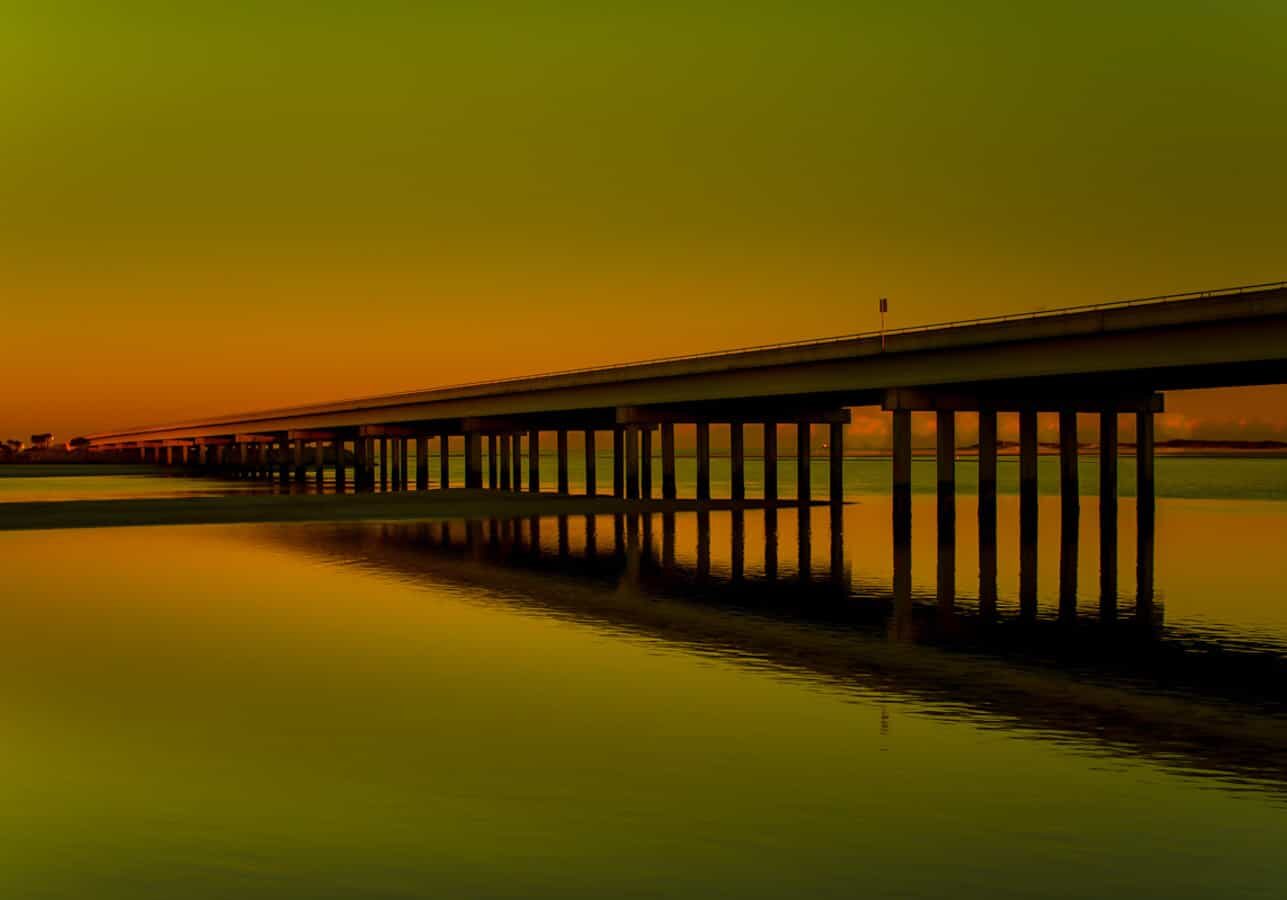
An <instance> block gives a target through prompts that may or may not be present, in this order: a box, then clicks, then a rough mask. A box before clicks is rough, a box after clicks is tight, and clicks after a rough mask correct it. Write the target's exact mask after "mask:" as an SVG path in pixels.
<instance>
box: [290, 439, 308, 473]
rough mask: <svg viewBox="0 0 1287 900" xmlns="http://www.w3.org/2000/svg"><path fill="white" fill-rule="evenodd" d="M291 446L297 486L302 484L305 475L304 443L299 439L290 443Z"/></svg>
mask: <svg viewBox="0 0 1287 900" xmlns="http://www.w3.org/2000/svg"><path fill="white" fill-rule="evenodd" d="M291 445H292V450H293V451H294V454H295V460H294V462H295V481H296V483H298V484H303V483H304V476H305V474H306V471H305V468H304V441H303V440H301V439H300V438H295V439H294V440H293V441H291Z"/></svg>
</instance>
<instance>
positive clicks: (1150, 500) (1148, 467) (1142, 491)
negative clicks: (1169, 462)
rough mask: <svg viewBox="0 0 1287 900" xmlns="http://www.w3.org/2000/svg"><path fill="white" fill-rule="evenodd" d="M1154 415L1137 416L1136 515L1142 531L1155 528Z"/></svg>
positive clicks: (1143, 414)
mask: <svg viewBox="0 0 1287 900" xmlns="http://www.w3.org/2000/svg"><path fill="white" fill-rule="evenodd" d="M1153 466H1154V440H1153V413H1152V412H1151V411H1143V412H1137V413H1136V414H1135V497H1136V500H1135V506H1136V508H1135V515H1136V521H1137V522H1138V523H1139V526H1140V530H1141V531H1143V530H1144V528H1145V526H1147V527H1148V528H1149V529H1151V528H1152V527H1153V516H1154V508H1155V503H1156V493H1155V492H1156V489H1155V487H1154V481H1153Z"/></svg>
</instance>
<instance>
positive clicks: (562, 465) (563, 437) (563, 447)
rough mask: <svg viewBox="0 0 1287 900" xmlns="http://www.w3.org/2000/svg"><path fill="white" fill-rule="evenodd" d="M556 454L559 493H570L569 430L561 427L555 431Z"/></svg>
mask: <svg viewBox="0 0 1287 900" xmlns="http://www.w3.org/2000/svg"><path fill="white" fill-rule="evenodd" d="M555 444H556V455H557V456H558V462H557V467H558V482H559V493H560V494H567V493H568V430H567V429H566V428H560V429H559V430H558V431H557V432H556V433H555Z"/></svg>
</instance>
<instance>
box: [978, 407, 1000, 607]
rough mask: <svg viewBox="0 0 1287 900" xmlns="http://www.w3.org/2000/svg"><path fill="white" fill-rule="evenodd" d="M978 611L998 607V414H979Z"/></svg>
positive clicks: (987, 411)
mask: <svg viewBox="0 0 1287 900" xmlns="http://www.w3.org/2000/svg"><path fill="white" fill-rule="evenodd" d="M978 465H979V499H978V505H979V509H978V519H979V526H978V527H979V610H980V612H981V613H983V614H984V615H985V616H988V615H991V614H992V613H994V612H995V611H996V603H997V411H996V410H995V409H980V410H979V459H978Z"/></svg>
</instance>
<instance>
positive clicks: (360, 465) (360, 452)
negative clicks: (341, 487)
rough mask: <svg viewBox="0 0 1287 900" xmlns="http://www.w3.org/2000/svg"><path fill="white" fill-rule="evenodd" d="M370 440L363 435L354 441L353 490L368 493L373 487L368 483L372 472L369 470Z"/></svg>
mask: <svg viewBox="0 0 1287 900" xmlns="http://www.w3.org/2000/svg"><path fill="white" fill-rule="evenodd" d="M369 440H370V439H369V438H366V437H362V436H361V435H359V436H357V437H355V438H354V439H353V490H355V491H366V490H370V488H371V485H370V484H369V483H368V481H367V477H368V475H369V474H370V472H369V471H368V469H367V463H368V460H369V456H370V454H369V453H368V451H369V450H370V447H369V445H368V442H369Z"/></svg>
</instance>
